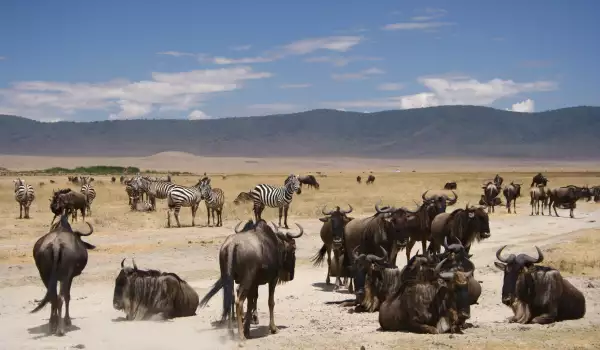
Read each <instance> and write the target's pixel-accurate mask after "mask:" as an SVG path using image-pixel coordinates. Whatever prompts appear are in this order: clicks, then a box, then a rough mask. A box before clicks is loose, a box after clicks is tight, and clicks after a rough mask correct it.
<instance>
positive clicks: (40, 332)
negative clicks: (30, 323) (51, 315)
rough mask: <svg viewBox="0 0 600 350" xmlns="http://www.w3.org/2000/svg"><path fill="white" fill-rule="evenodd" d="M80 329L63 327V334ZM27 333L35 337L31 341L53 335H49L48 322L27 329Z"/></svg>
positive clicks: (72, 326) (73, 326)
mask: <svg viewBox="0 0 600 350" xmlns="http://www.w3.org/2000/svg"><path fill="white" fill-rule="evenodd" d="M80 329H81V328H79V327H77V326H75V325H70V326H65V334H66V333H69V332H72V331H78V330H80ZM27 332H29V334H32V335H36V336H35V337H33V339H41V338H46V337H50V336H54V334H52V333H50V324H49V323H48V322H46V323H44V324H42V325H39V326H35V327H31V328H28V329H27Z"/></svg>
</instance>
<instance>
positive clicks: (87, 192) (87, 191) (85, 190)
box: [79, 180, 96, 216]
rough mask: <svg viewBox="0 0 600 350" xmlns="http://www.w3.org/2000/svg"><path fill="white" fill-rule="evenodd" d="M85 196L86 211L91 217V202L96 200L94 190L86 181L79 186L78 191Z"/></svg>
mask: <svg viewBox="0 0 600 350" xmlns="http://www.w3.org/2000/svg"><path fill="white" fill-rule="evenodd" d="M79 192H81V193H82V194H83V195H84V196H85V203H86V207H87V208H86V209H87V212H88V215H89V216H92V202H93V201H94V199H95V198H96V190H95V189H94V186H92V184H91V183H88V181H87V180H84V183H83V185H82V186H81V190H79Z"/></svg>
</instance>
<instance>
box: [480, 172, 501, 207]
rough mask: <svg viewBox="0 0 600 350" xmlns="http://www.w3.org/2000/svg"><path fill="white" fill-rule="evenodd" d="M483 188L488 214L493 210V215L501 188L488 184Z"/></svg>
mask: <svg viewBox="0 0 600 350" xmlns="http://www.w3.org/2000/svg"><path fill="white" fill-rule="evenodd" d="M496 176H497V175H496ZM481 188H483V194H484V200H485V204H486V206H487V212H488V213H489V212H490V209H491V210H492V213H494V212H495V206H496V205H495V204H494V202H495V201H494V198H496V197H498V195H499V194H500V187H498V186H497V185H496V184H493V183H491V182H488V183H487V184H486V185H485V186H482V187H481Z"/></svg>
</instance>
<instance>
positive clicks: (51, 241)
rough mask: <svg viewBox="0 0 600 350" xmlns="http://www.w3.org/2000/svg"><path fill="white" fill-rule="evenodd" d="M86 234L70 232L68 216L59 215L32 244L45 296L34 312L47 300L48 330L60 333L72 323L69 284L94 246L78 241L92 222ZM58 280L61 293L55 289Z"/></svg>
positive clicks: (85, 263) (83, 266) (83, 264)
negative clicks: (63, 307) (63, 309)
mask: <svg viewBox="0 0 600 350" xmlns="http://www.w3.org/2000/svg"><path fill="white" fill-rule="evenodd" d="M87 224H88V226H89V227H90V232H89V233H81V232H79V231H73V229H72V228H71V225H69V221H68V219H67V215H62V216H61V217H60V221H59V222H57V223H56V224H54V225H52V227H51V228H50V231H49V232H48V233H47V234H45V235H44V236H42V237H40V239H38V240H37V241H36V242H35V245H34V246H33V258H34V260H35V265H36V266H37V269H38V271H39V273H40V277H41V279H42V282H44V286H46V295H45V296H44V298H43V299H42V300H41V301H40V303H39V305H38V306H37V307H36V308H35V309H33V311H31V312H32V313H33V312H38V311H39V310H41V309H42V308H43V307H44V306H46V304H47V303H48V302H50V305H51V310H50V333H55V334H56V335H63V334H64V333H65V325H66V326H70V325H71V315H70V313H69V303H70V301H71V283H72V282H73V278H75V277H77V276H79V275H80V274H81V272H82V271H83V269H84V268H85V266H86V265H87V260H88V252H87V250H88V249H94V248H95V247H94V246H93V245H91V244H89V243H87V242H84V241H83V240H81V237H82V236H89V235H91V234H92V232H94V229H93V228H92V225H91V224H90V223H89V222H88V223H87ZM58 282H60V293H59V294H57V293H56V288H57V286H58ZM63 303H64V305H65V316H64V318H63V317H62V306H63Z"/></svg>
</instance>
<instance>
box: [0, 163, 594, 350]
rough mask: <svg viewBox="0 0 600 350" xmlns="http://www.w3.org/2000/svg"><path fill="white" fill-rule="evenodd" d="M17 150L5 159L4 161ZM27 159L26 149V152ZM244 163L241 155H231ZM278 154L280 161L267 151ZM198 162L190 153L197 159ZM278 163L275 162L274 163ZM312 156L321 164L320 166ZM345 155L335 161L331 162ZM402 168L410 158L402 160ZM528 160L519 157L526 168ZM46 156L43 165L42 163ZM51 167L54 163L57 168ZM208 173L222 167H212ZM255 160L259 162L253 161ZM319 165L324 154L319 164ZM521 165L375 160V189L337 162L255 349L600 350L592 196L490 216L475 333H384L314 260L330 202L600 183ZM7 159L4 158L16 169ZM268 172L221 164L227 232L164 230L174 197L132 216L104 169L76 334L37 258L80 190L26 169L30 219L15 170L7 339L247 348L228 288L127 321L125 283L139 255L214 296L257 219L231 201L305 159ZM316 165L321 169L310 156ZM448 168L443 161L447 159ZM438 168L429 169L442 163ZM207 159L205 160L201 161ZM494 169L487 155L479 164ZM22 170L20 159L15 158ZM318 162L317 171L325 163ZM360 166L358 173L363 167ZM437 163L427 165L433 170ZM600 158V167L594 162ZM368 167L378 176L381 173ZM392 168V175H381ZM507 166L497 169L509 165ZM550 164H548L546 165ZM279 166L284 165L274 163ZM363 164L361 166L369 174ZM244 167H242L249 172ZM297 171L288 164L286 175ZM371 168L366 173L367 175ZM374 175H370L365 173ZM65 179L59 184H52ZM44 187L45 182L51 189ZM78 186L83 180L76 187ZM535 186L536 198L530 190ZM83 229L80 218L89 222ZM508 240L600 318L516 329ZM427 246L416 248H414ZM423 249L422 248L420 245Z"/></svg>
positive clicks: (3, 299) (50, 344)
mask: <svg viewBox="0 0 600 350" xmlns="http://www.w3.org/2000/svg"><path fill="white" fill-rule="evenodd" d="M0 159H3V160H4V159H6V157H3V158H0ZM14 159H16V158H14ZM39 159H40V160H39V163H38V162H37V161H36V162H35V163H33V164H24V165H22V166H21V167H20V168H21V169H36V168H38V169H39V168H45V167H50V166H65V167H74V166H78V165H95V164H106V165H113V164H121V165H137V164H135V163H133V162H132V163H127V162H126V161H123V160H115V161H113V162H110V163H108V162H107V161H103V162H100V161H94V162H92V163H89V160H88V162H83V161H82V162H79V160H76V159H74V160H72V162H71V163H69V162H67V161H66V160H64V159H51V158H50V159H42V158H39ZM229 161H231V160H229ZM261 161H262V162H267V160H261ZM185 162H186V163H187V160H186V161H185ZM272 162H276V161H272ZM307 162H308V161H307ZM331 162H332V163H331V164H334V163H335V162H334V161H331ZM398 163H401V161H398ZM517 163H518V162H515V164H517ZM42 164H44V165H42ZM46 164H48V166H45V165H46ZM205 164H206V165H207V166H206V167H205V169H207V171H209V170H208V169H209V167H208V165H210V163H209V162H205ZM244 164H255V163H244ZM315 164H316V163H314V162H313V163H312V165H315ZM519 164H520V167H516V166H515V167H516V168H517V169H519V171H520V172H511V173H509V172H507V171H508V169H507V167H506V165H504V166H498V167H491V166H482V167H481V168H479V170H477V171H472V172H467V171H471V170H467V169H475V168H476V165H477V164H472V163H468V164H467V163H464V164H462V163H461V165H460V167H458V168H451V167H450V166H448V168H446V169H445V170H444V171H445V173H434V172H431V171H430V172H417V173H412V172H401V173H391V172H389V170H388V171H386V172H383V168H384V167H381V168H376V167H373V169H374V174H375V176H376V177H377V179H376V181H375V184H374V185H373V186H366V185H364V184H362V185H357V184H356V182H355V177H356V175H357V173H356V172H352V173H349V172H347V171H345V170H346V168H344V167H343V166H341V167H340V169H343V170H342V172H341V173H340V170H337V169H330V170H328V171H326V172H327V174H328V176H327V177H319V178H318V180H319V182H320V183H321V190H319V191H316V190H312V189H306V188H305V189H304V191H303V193H302V194H301V195H299V196H296V197H295V198H294V202H293V204H292V209H291V210H290V211H291V214H290V215H291V217H290V220H289V221H290V225H291V224H293V223H295V222H298V223H300V224H301V225H303V226H304V227H305V230H306V234H305V236H303V237H302V238H300V239H299V240H298V252H297V255H298V262H297V273H296V278H295V279H294V281H291V282H289V283H287V284H284V285H281V286H278V287H277V290H276V306H275V321H276V324H277V325H278V326H279V327H280V332H279V333H278V334H276V335H271V334H268V331H267V328H266V325H267V324H268V307H267V302H266V295H267V292H266V288H265V287H264V286H263V287H261V288H260V292H259V293H260V297H259V306H258V308H259V310H258V311H259V318H260V325H259V326H257V327H253V329H252V331H251V334H252V336H253V337H254V339H250V340H248V341H247V342H245V344H244V345H243V346H244V347H246V348H265V349H284V348H285V349H288V348H290V349H306V348H334V347H341V348H348V349H359V348H360V346H361V345H364V346H365V348H366V349H385V348H396V347H402V346H409V347H418V348H421V349H444V348H457V349H458V348H465V349H499V348H508V347H511V346H519V347H520V348H527V349H548V348H554V349H595V348H599V347H600V336H598V335H597V331H596V330H597V328H598V326H599V325H600V305H599V303H600V289H597V288H596V287H600V281H597V280H596V278H597V277H598V276H600V274H599V273H598V271H600V269H599V267H600V264H599V262H600V253H598V252H596V250H595V249H593V248H591V249H590V247H595V246H596V244H597V243H598V238H597V237H596V235H597V234H599V233H600V223H599V222H600V206H599V205H597V204H592V203H579V204H578V208H577V210H576V218H575V219H570V218H568V211H564V210H559V214H560V215H562V217H559V218H556V217H548V216H535V217H531V216H529V213H530V207H529V205H528V198H523V199H521V200H520V202H519V203H518V214H516V215H514V214H511V215H509V214H507V213H506V209H505V208H496V212H495V213H494V214H491V219H490V221H491V230H492V237H491V238H490V239H488V240H486V241H483V242H481V243H480V244H476V245H475V246H474V248H473V253H474V258H473V259H474V262H475V265H476V266H477V270H476V276H477V278H478V279H479V280H480V281H482V283H483V284H482V286H483V294H482V297H481V299H480V304H479V305H476V306H474V307H473V309H472V319H471V321H472V323H473V324H474V325H475V327H474V328H472V329H469V330H467V331H466V334H464V335H454V336H452V335H436V336H431V335H418V334H407V333H384V332H380V331H378V330H377V329H378V328H379V324H378V321H377V313H372V314H349V313H348V310H347V309H344V308H341V307H340V306H338V305H335V304H333V305H330V304H326V302H329V301H340V300H344V299H347V298H349V297H351V295H349V294H346V293H345V290H344V291H342V292H341V293H335V292H332V291H330V289H329V288H328V287H327V286H325V285H324V283H323V282H324V280H325V267H320V268H315V267H312V266H311V265H310V263H309V259H310V257H311V256H313V255H314V254H315V252H316V251H317V250H318V248H319V247H320V246H321V241H320V237H319V228H320V225H321V223H320V222H319V221H318V220H316V218H317V217H318V216H319V213H320V209H321V207H322V206H323V205H325V204H327V205H329V206H332V205H336V204H337V205H342V206H343V205H345V204H346V203H348V204H351V205H352V206H353V207H354V208H355V211H354V213H353V214H352V215H353V216H355V217H362V216H366V215H371V214H372V213H373V204H375V203H377V202H378V201H382V202H383V203H384V204H394V205H405V206H414V204H413V200H419V198H420V195H421V193H422V192H423V191H424V190H426V189H428V188H432V189H439V188H441V186H442V185H443V183H444V182H445V181H447V180H456V181H457V182H458V191H457V193H458V195H459V203H458V204H457V206H464V205H466V204H467V203H468V202H470V203H476V202H477V200H478V199H479V193H480V191H481V189H480V184H481V182H482V181H483V180H485V179H488V178H491V177H493V176H494V175H495V173H496V172H497V171H501V170H500V169H504V170H503V171H502V172H501V175H503V176H504V178H505V182H510V181H512V180H514V181H515V182H521V183H523V184H524V185H525V186H524V187H525V188H527V187H528V185H529V183H530V181H531V177H532V176H533V175H534V174H535V172H537V170H538V169H540V168H537V166H541V167H547V169H549V172H547V176H548V177H549V178H550V181H551V184H552V185H553V186H560V185H565V184H580V185H583V184H590V185H592V184H599V183H600V176H599V174H598V173H595V172H590V171H587V172H586V171H582V170H583V169H585V168H586V167H588V166H587V165H585V164H580V165H578V166H575V165H573V166H574V168H576V169H578V170H580V171H579V172H576V171H575V170H570V172H564V171H563V172H561V171H560V170H561V169H560V166H557V167H558V168H557V167H555V166H554V165H552V164H548V163H544V164H538V165H537V166H536V168H527V167H526V163H525V162H523V163H519ZM8 165H9V164H7V163H0V166H5V167H7V168H11V166H8ZM264 165H265V167H263V168H261V170H262V171H261V172H262V173H264V175H256V174H255V175H248V174H244V173H243V172H244V171H247V168H245V167H244V165H242V166H240V170H235V169H234V168H233V166H232V165H231V164H229V165H227V166H224V167H223V168H219V167H218V166H216V165H214V164H213V165H211V166H212V168H211V169H213V170H210V171H209V175H210V174H211V172H212V173H220V172H227V173H228V174H230V175H229V176H228V177H227V179H226V180H224V179H222V178H221V177H220V176H213V183H214V185H213V186H215V187H220V188H222V189H223V190H224V191H225V193H226V196H227V205H226V208H225V211H226V213H225V215H224V220H225V223H224V227H222V228H213V227H205V224H206V216H205V215H206V211H205V210H204V208H203V207H202V206H201V210H200V211H199V213H198V216H197V217H196V225H197V227H190V226H189V225H190V223H191V218H190V211H189V209H183V210H182V214H181V219H182V224H183V225H184V227H183V228H179V229H178V228H171V229H167V228H165V223H166V211H165V207H166V204H165V203H164V201H163V202H160V201H159V210H158V212H156V213H151V214H143V213H132V212H129V211H128V208H127V197H126V196H125V193H124V189H123V186H121V185H119V184H111V183H110V181H109V180H108V178H106V177H104V178H102V177H96V179H97V183H96V188H97V191H98V197H97V199H96V201H95V202H94V204H93V209H94V213H93V216H92V217H90V218H89V222H91V223H92V224H93V225H94V228H95V232H94V234H93V235H92V236H90V237H88V239H87V240H88V241H89V242H91V243H93V244H95V245H97V246H98V249H97V250H96V251H91V252H90V259H89V262H88V265H87V267H86V269H85V271H84V273H83V274H82V275H81V276H80V277H78V278H77V279H76V280H75V281H74V283H73V289H72V296H73V299H72V303H71V305H72V308H71V310H72V315H73V317H74V319H73V323H74V326H73V327H72V329H71V330H70V331H69V332H68V333H67V334H66V335H65V336H64V337H54V336H46V335H45V331H46V329H47V322H48V316H49V315H48V314H49V307H46V308H45V309H43V310H42V311H40V312H39V313H36V314H30V313H29V311H30V310H32V309H33V308H34V306H35V303H34V300H35V299H40V298H41V297H42V296H43V295H44V292H45V290H44V287H43V284H42V283H41V281H40V279H39V276H38V272H37V269H36V268H35V265H34V263H33V259H32V256H31V248H32V246H33V243H34V242H35V240H36V239H37V238H38V237H39V236H40V235H42V234H43V233H45V232H46V231H47V227H48V224H49V222H50V220H51V218H52V214H51V213H50V212H49V210H48V198H49V196H50V193H51V190H52V188H53V187H54V188H58V187H61V188H63V187H67V186H69V185H68V184H67V182H66V178H65V176H63V177H27V178H26V179H27V181H29V182H30V183H31V184H33V185H34V186H35V188H36V191H37V192H36V194H37V198H36V201H35V202H34V204H33V206H32V209H31V216H32V218H31V219H30V220H18V219H16V217H18V206H17V204H16V202H15V201H14V199H13V195H12V178H8V177H3V178H0V218H1V220H0V270H1V271H2V276H3V278H2V280H0V348H1V349H68V348H80V349H81V348H86V349H104V348H115V349H116V348H118V347H119V346H121V347H122V348H127V349H166V348H169V349H188V348H200V349H221V348H224V349H227V348H236V347H238V346H239V345H238V343H237V342H235V341H232V340H230V339H229V337H228V335H227V333H226V331H224V330H219V329H214V328H212V326H211V324H210V323H211V321H213V320H216V319H218V318H219V315H220V311H221V310H220V307H221V293H219V294H217V295H216V296H215V297H214V298H213V300H212V301H211V302H210V303H209V305H208V306H207V307H206V308H205V309H199V310H198V314H197V316H194V317H189V318H181V319H175V320H171V321H167V322H150V321H149V322H121V321H122V317H123V314H122V313H121V312H118V311H116V310H114V309H113V308H112V292H113V283H114V278H115V277H116V274H117V273H118V270H119V263H120V260H121V259H122V258H123V257H129V258H131V257H135V258H136V262H137V264H138V265H139V266H140V267H141V268H156V269H161V270H164V271H173V272H177V273H178V274H180V275H181V276H182V277H183V278H185V279H186V280H187V281H188V282H189V283H190V284H191V285H192V286H193V287H194V288H195V289H196V291H197V292H198V294H199V295H200V297H202V296H203V295H204V294H205V293H206V292H207V290H208V288H209V287H210V286H211V285H212V284H213V283H214V281H215V279H216V276H217V275H218V261H217V259H216V258H217V254H218V248H219V246H220V244H221V242H222V241H223V239H224V238H225V237H226V236H227V235H229V234H231V233H232V228H233V226H234V225H235V224H236V223H237V220H238V219H247V218H250V217H251V212H250V205H249V204H246V205H243V206H240V207H235V206H233V204H232V203H231V201H232V200H233V198H235V196H236V195H237V193H238V192H240V191H247V190H249V189H250V188H251V187H252V186H253V185H255V184H257V183H271V184H282V182H283V180H284V178H285V173H288V172H290V171H295V172H303V171H304V170H303V169H295V168H296V167H299V166H298V165H297V164H296V165H295V168H294V169H292V170H281V169H280V168H279V167H272V168H270V167H268V166H267V165H269V164H264ZM305 165H306V166H307V168H308V167H309V166H310V165H311V164H309V163H306V164H305ZM434 165H435V164H434ZM434 165H431V164H430V165H428V167H429V168H428V169H434V168H435V166H434ZM164 166H165V164H164V162H157V163H155V164H150V163H149V164H148V165H147V166H144V168H149V169H158V168H160V167H164ZM168 166H169V169H172V170H188V171H198V170H196V169H191V167H192V166H191V165H190V166H189V167H190V168H189V169H185V168H184V167H183V166H182V164H176V162H174V161H173V162H172V163H170V164H169V165H168ZM195 166H197V165H195ZM480 166H481V164H480ZM14 168H19V167H17V166H14ZM315 168H318V167H316V166H315V167H310V169H315ZM359 168H360V166H359V165H358V164H357V163H356V161H355V163H354V164H353V165H352V169H359ZM423 168H425V166H423ZM594 168H595V166H589V169H590V170H591V169H594ZM368 169H369V168H367V169H366V173H367V174H368ZM376 169H379V170H380V171H376ZM497 169H498V170H497ZM544 169H545V168H541V170H544ZM269 171H271V172H272V174H269V173H268V172H269ZM359 171H360V172H362V171H363V170H362V169H359ZM236 172H237V174H236ZM284 172H285V173H284ZM365 175H366V174H365ZM365 175H363V177H365ZM51 178H52V179H54V180H55V181H56V182H57V183H56V184H50V183H49V180H50V179H51ZM174 181H175V182H176V183H180V184H192V183H194V182H195V181H197V177H193V178H192V177H177V178H175V179H174ZM41 182H44V185H43V186H42V185H40V183H41ZM70 187H72V188H75V187H74V186H72V185H71V186H70ZM526 192H527V191H524V193H523V195H524V196H525V197H528V195H527V193H526ZM276 212H277V210H276V209H267V210H266V211H265V218H266V219H268V220H275V219H276ZM74 225H76V226H77V227H82V226H81V225H83V223H82V222H81V221H80V222H78V223H76V224H74ZM504 244H509V246H508V249H509V250H510V251H523V252H527V253H530V254H534V252H535V249H534V245H538V246H539V247H540V248H541V249H542V250H543V251H544V252H547V258H546V260H547V264H549V265H551V266H555V267H559V268H561V269H563V270H564V273H565V275H566V276H568V278H569V280H571V281H572V282H573V283H574V284H575V285H576V286H577V287H578V288H580V289H581V290H582V291H583V293H584V294H585V296H586V298H587V314H586V316H585V318H584V319H582V320H576V321H569V322H561V323H556V324H553V325H550V326H538V325H525V326H523V325H513V324H508V323H506V321H505V319H506V318H507V317H508V316H509V315H510V310H509V309H508V308H507V307H505V306H504V305H502V304H501V302H500V292H501V285H502V274H501V272H500V271H498V270H496V269H495V268H494V266H493V261H494V259H495V256H494V252H495V250H496V249H498V248H499V247H500V246H502V245H504ZM415 252H416V249H415ZM413 253H414V252H413ZM404 262H405V256H404V254H400V255H399V261H398V265H402V264H404Z"/></svg>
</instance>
